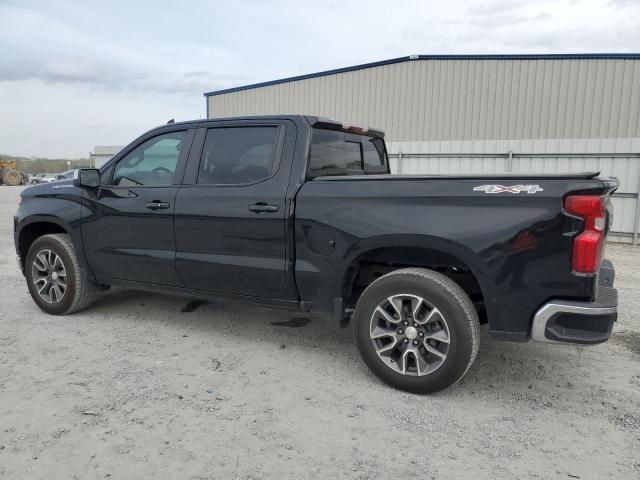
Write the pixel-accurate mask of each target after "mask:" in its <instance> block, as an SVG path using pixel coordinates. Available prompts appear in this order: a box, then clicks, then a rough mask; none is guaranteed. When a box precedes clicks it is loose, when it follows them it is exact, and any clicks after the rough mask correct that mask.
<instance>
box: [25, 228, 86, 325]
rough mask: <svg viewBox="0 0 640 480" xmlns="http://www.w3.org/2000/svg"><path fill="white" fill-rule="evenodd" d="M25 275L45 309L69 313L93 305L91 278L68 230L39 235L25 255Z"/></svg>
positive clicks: (39, 304)
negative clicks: (65, 232)
mask: <svg viewBox="0 0 640 480" xmlns="http://www.w3.org/2000/svg"><path fill="white" fill-rule="evenodd" d="M25 276H26V278H27V285H28V287H29V292H30V293H31V297H32V298H33V300H34V301H35V302H36V304H37V305H38V306H39V307H40V308H41V309H42V310H44V311H45V312H47V313H51V314H53V315H65V314H68V313H73V312H77V311H79V310H82V309H84V308H86V307H87V306H89V304H90V303H91V299H92V298H91V292H90V286H89V282H88V281H87V279H86V276H85V274H84V272H83V270H82V269H81V268H80V263H79V262H78V257H77V256H76V252H75V249H74V248H73V244H72V243H71V239H70V237H69V235H67V234H60V233H56V234H51V235H44V236H42V237H40V238H38V239H36V240H35V241H34V242H33V244H32V245H31V248H30V249H29V252H28V253H27V257H26V259H25Z"/></svg>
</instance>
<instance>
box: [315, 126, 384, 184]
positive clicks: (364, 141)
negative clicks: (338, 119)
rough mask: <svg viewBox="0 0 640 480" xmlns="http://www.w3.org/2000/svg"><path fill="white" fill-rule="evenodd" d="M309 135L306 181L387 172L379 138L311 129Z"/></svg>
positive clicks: (381, 141) (381, 140) (338, 131)
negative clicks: (308, 178)
mask: <svg viewBox="0 0 640 480" xmlns="http://www.w3.org/2000/svg"><path fill="white" fill-rule="evenodd" d="M311 135H312V136H311V150H310V154H309V169H308V170H309V171H308V176H309V177H310V178H314V177H321V176H328V175H379V174H384V173H389V169H388V158H387V152H386V149H385V145H384V140H383V139H382V138H380V137H375V136H370V135H366V134H355V133H351V132H344V131H340V130H327V129H324V128H313V129H312V134H311Z"/></svg>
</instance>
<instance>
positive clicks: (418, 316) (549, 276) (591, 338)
mask: <svg viewBox="0 0 640 480" xmlns="http://www.w3.org/2000/svg"><path fill="white" fill-rule="evenodd" d="M383 137H384V136H383V133H382V132H380V131H376V130H372V129H365V128H359V127H353V126H348V125H343V124H341V123H339V122H335V121H332V120H328V119H323V118H318V117H310V116H299V115H288V116H269V117H249V118H231V119H218V120H203V121H192V122H184V123H174V124H168V125H164V126H161V127H159V128H156V129H154V130H151V131H149V132H147V133H145V134H144V135H142V136H141V137H139V138H138V139H137V140H135V141H134V142H133V143H131V144H130V145H129V146H128V147H126V148H124V149H123V150H122V151H121V152H120V153H119V154H118V155H116V156H115V157H114V158H113V159H112V160H111V161H109V162H108V163H107V164H106V165H104V166H103V167H102V168H101V169H100V170H95V169H83V170H78V171H77V172H76V175H75V177H74V178H73V179H70V180H63V181H59V182H53V183H50V184H46V185H38V186H34V187H30V188H27V189H26V190H24V191H23V192H22V200H21V204H20V207H19V209H18V212H17V215H16V217H15V221H14V231H15V245H16V250H17V253H18V262H19V265H20V268H21V269H22V271H23V272H24V275H25V277H26V281H27V285H28V287H29V291H30V292H31V295H32V297H33V300H34V301H35V303H36V304H37V305H38V306H39V307H40V308H41V309H43V310H44V311H46V312H48V313H51V314H67V313H71V312H75V311H78V310H80V309H82V308H85V307H87V306H88V305H89V303H90V302H91V299H92V298H93V296H94V295H95V294H97V293H98V292H100V291H101V290H103V289H105V288H108V287H109V286H112V285H118V286H125V287H130V288H135V289H150V290H154V291H159V290H160V291H165V292H173V293H177V294H186V295H190V296H196V297H201V298H207V297H224V298H227V299H232V300H240V301H249V302H255V303H259V304H263V305H266V306H271V307H279V308H285V309H291V310H297V311H318V312H326V313H329V314H331V315H332V316H333V318H334V319H335V321H336V322H342V323H343V324H347V323H348V321H349V320H351V324H352V325H353V330H354V335H355V341H356V344H357V346H358V349H359V351H360V353H361V355H362V358H363V359H364V361H365V363H366V364H367V365H368V366H369V368H370V369H371V370H372V371H373V372H374V373H375V374H376V375H377V376H378V377H380V378H381V379H382V380H383V381H385V382H387V383H388V384H390V385H392V386H394V387H397V388H401V389H404V390H408V391H413V392H420V393H427V392H434V391H437V390H441V389H443V388H446V387H448V386H450V385H452V384H454V383H455V382H457V381H458V380H459V379H460V378H462V376H463V375H464V374H465V373H466V372H467V370H468V369H469V367H470V366H471V364H472V363H473V361H474V359H475V357H476V354H477V352H478V346H479V325H480V324H485V323H486V324H488V330H489V334H490V335H492V336H494V337H496V338H499V339H504V340H512V341H527V340H529V339H533V340H539V341H544V342H557V343H563V342H564V343H580V344H594V343H600V342H604V341H606V340H607V339H608V338H609V335H610V333H611V328H612V324H613V322H614V321H615V319H616V314H617V292H616V290H615V289H614V288H613V278H614V271H613V267H612V265H611V263H610V262H608V261H606V260H603V259H602V252H603V249H604V245H605V237H606V235H607V232H608V231H609V228H610V224H611V204H610V201H609V196H610V194H611V193H612V192H613V191H614V190H615V189H616V188H617V181H616V180H615V179H603V178H599V177H598V174H597V173H583V174H571V175H555V176H549V175H543V176H541V175H528V176H502V175H498V176H489V175H487V176H429V175H424V176H404V175H390V170H389V162H388V158H387V152H386V147H385V143H384V139H383Z"/></svg>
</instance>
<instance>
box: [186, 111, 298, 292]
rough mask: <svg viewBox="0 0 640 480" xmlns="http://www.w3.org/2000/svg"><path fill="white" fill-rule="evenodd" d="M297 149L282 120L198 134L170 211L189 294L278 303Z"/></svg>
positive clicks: (225, 124) (234, 125)
mask: <svg viewBox="0 0 640 480" xmlns="http://www.w3.org/2000/svg"><path fill="white" fill-rule="evenodd" d="M294 143H295V127H294V126H293V124H292V123H291V122H287V121H271V122H270V121H268V120H264V121H225V122H220V124H217V125H215V126H212V127H211V128H203V129H199V130H198V133H197V134H196V140H195V141H194V148H193V149H192V151H193V153H192V155H190V158H189V162H188V165H187V170H186V173H185V179H184V184H183V185H182V186H181V187H180V188H179V189H178V193H177V198H176V210H175V231H176V249H177V252H176V268H177V270H178V273H179V275H180V278H181V279H182V281H183V282H184V284H185V286H186V287H189V288H192V289H199V290H207V291H212V292H220V293H231V294H237V295H246V296H254V297H268V298H278V296H279V295H280V292H281V290H282V289H283V285H284V283H285V277H286V268H287V265H286V263H287V260H286V258H287V245H286V231H285V228H286V219H287V212H288V205H287V202H286V190H287V184H288V181H289V173H290V168H291V160H292V156H293V147H294Z"/></svg>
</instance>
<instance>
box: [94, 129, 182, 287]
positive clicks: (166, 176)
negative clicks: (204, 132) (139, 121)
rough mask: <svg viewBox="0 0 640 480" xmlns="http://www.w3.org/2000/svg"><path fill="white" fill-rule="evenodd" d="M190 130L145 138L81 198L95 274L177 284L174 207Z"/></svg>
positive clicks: (108, 277)
mask: <svg viewBox="0 0 640 480" xmlns="http://www.w3.org/2000/svg"><path fill="white" fill-rule="evenodd" d="M192 138H193V131H188V130H176V131H172V132H169V133H164V134H161V135H157V136H152V137H151V138H147V139H143V140H142V141H141V142H139V143H138V144H137V146H134V147H133V149H131V150H130V151H129V153H126V154H125V155H124V156H123V157H121V158H120V159H118V160H117V162H116V163H115V165H112V166H110V167H109V169H108V174H107V175H106V179H105V180H106V181H105V180H103V183H105V185H101V186H100V187H99V188H98V189H96V190H95V191H91V190H90V191H88V194H87V197H85V199H84V200H83V202H84V203H83V207H84V208H83V212H84V213H83V224H82V236H83V242H84V248H85V252H86V254H87V260H88V263H89V266H90V267H91V269H92V270H93V272H94V273H95V275H96V276H97V277H98V279H99V280H104V281H106V282H108V280H109V279H120V280H130V281H137V282H145V283H153V284H159V285H171V286H181V282H180V279H179V276H178V274H177V273H176V269H175V264H174V261H175V251H176V248H175V235H174V230H173V213H174V210H175V199H176V192H177V183H178V182H179V177H180V176H181V175H182V171H183V170H184V163H185V162H186V156H187V153H188V150H189V146H190V143H191V140H192Z"/></svg>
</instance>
